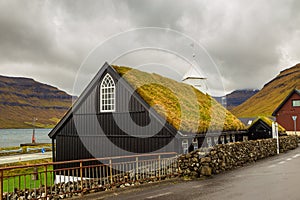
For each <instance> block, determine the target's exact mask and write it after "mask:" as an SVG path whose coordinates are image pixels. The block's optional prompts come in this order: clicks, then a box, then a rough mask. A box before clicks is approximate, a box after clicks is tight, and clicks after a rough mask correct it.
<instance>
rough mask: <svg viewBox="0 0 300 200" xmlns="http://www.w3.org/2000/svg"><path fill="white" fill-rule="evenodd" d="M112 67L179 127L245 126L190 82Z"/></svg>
mask: <svg viewBox="0 0 300 200" xmlns="http://www.w3.org/2000/svg"><path fill="white" fill-rule="evenodd" d="M113 67H114V69H115V70H116V71H117V72H118V73H119V74H120V75H121V76H122V77H123V78H124V79H125V80H126V81H127V82H128V83H129V84H130V85H131V86H132V87H133V88H134V89H135V90H136V92H137V93H138V94H139V95H140V96H141V97H142V98H143V99H144V100H145V101H146V102H147V103H148V104H149V105H150V106H151V107H153V108H154V109H155V110H156V112H157V113H159V114H160V115H161V116H163V117H164V118H165V119H166V120H167V122H168V123H169V124H171V125H172V126H174V127H175V128H176V129H177V130H179V131H183V132H190V133H206V132H208V131H239V130H245V129H246V128H245V126H244V124H243V123H242V122H241V121H240V120H239V119H238V118H236V117H235V116H234V115H233V114H231V113H230V112H229V111H228V110H226V109H225V108H224V107H223V106H222V105H220V104H219V103H218V102H217V101H216V100H215V99H213V98H211V97H210V96H209V95H207V94H203V93H202V92H200V91H199V90H197V89H195V88H194V87H192V86H191V85H188V84H184V83H179V82H177V81H175V80H172V79H169V78H166V77H163V76H160V75H158V74H155V73H146V72H142V71H140V70H136V69H132V68H129V67H120V66H113Z"/></svg>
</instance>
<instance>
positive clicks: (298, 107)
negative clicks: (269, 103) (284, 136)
mask: <svg viewBox="0 0 300 200" xmlns="http://www.w3.org/2000/svg"><path fill="white" fill-rule="evenodd" d="M272 115H273V116H274V117H276V122H278V124H281V125H282V126H283V127H284V128H285V129H286V132H287V133H288V134H295V133H297V134H299V131H300V121H299V120H300V119H299V117H300V90H298V89H293V90H292V91H291V92H290V93H289V95H287V97H286V98H285V99H284V100H283V101H282V103H281V104H280V105H279V106H278V107H277V108H276V110H275V111H274V112H273V114H272Z"/></svg>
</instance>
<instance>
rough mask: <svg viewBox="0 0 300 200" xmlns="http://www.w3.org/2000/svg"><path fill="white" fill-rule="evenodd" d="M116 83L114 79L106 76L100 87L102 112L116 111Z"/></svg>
mask: <svg viewBox="0 0 300 200" xmlns="http://www.w3.org/2000/svg"><path fill="white" fill-rule="evenodd" d="M115 92H116V91H115V82H114V80H113V78H112V77H111V76H110V75H109V74H106V75H105V76H104V78H103V80H102V82H101V86H100V111H101V112H114V111H115V102H116V98H115V96H116V94H115Z"/></svg>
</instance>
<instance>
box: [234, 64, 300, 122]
mask: <svg viewBox="0 0 300 200" xmlns="http://www.w3.org/2000/svg"><path fill="white" fill-rule="evenodd" d="M294 88H300V64H297V65H295V66H294V67H291V68H289V69H286V70H284V71H282V72H280V74H279V75H278V76H277V77H275V78H274V79H273V80H271V81H270V82H269V83H267V84H266V85H265V86H264V87H263V89H262V90H260V91H259V92H258V93H256V94H255V95H254V96H252V97H251V98H250V99H248V100H247V101H246V102H244V103H243V104H241V105H239V106H237V107H235V108H234V109H232V110H231V111H232V113H233V114H234V115H236V116H238V117H255V116H271V115H272V113H273V112H274V110H275V109H276V108H277V107H278V106H279V105H280V103H281V102H282V101H283V100H284V99H285V98H286V96H287V95H288V94H289V93H290V92H291V91H292V90H293V89H294Z"/></svg>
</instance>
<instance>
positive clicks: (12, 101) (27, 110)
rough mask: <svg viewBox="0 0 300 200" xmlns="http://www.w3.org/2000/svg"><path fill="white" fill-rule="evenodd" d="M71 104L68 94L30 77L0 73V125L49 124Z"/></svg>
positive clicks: (26, 125)
mask: <svg viewBox="0 0 300 200" xmlns="http://www.w3.org/2000/svg"><path fill="white" fill-rule="evenodd" d="M71 104H72V96H70V95H69V94H67V93H66V92H64V91H61V90H59V89H57V88H55V87H52V86H50V85H47V84H43V83H39V82H37V81H35V80H33V79H30V78H20V77H6V76H1V75H0V128H32V124H33V118H37V120H36V122H35V126H36V127H40V128H49V127H53V126H54V125H55V124H56V123H57V122H58V120H59V119H60V118H61V117H62V116H63V115H64V113H65V112H66V111H67V110H68V108H69V107H70V106H71Z"/></svg>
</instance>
